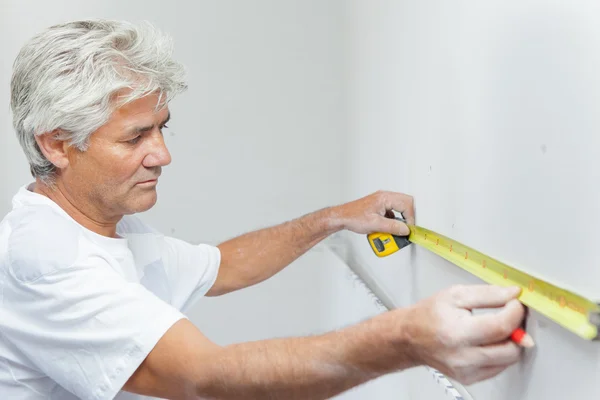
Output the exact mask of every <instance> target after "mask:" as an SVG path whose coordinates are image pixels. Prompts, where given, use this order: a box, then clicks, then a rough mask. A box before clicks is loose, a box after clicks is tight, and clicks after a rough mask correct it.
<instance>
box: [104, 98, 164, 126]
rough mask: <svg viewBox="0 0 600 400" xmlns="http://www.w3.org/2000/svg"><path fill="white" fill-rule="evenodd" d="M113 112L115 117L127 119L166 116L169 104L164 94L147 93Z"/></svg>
mask: <svg viewBox="0 0 600 400" xmlns="http://www.w3.org/2000/svg"><path fill="white" fill-rule="evenodd" d="M114 114H115V117H117V118H123V119H127V120H136V119H148V118H167V116H168V115H169V106H168V104H167V103H166V102H165V99H164V96H160V95H157V94H149V95H146V96H144V97H142V98H140V99H136V100H133V101H130V102H128V103H126V104H124V105H122V106H120V107H118V108H117V109H116V110H115V112H114Z"/></svg>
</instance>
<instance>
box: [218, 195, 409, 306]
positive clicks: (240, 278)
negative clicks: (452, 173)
mask: <svg viewBox="0 0 600 400" xmlns="http://www.w3.org/2000/svg"><path fill="white" fill-rule="evenodd" d="M392 210H396V211H398V212H400V213H402V214H403V215H404V217H405V218H406V219H407V222H408V223H409V224H410V223H414V209H413V199H412V197H411V196H408V195H405V194H401V193H393V192H377V193H374V194H372V195H369V196H366V197H363V198H362V199H359V200H356V201H353V202H350V203H346V204H342V205H340V206H336V207H330V208H326V209H323V210H319V211H316V212H314V213H311V214H308V215H305V216H303V217H301V218H298V219H295V220H292V221H288V222H285V223H283V224H281V225H277V226H274V227H271V228H265V229H261V230H258V231H255V232H250V233H247V234H245V235H242V236H239V237H236V238H234V239H231V240H228V241H226V242H224V243H222V244H220V245H219V246H218V247H219V250H220V251H221V264H220V266H219V275H218V276H217V280H216V282H215V284H214V285H213V287H212V288H211V289H210V290H209V292H208V293H207V296H217V295H221V294H225V293H229V292H232V291H234V290H238V289H242V288H244V287H247V286H251V285H254V284H256V283H259V282H262V281H263V280H265V279H268V278H270V277H271V276H273V275H275V274H276V273H277V272H279V271H281V270H282V269H283V268H284V267H286V266H287V265H289V264H290V263H291V262H292V261H294V260H295V259H297V258H298V257H300V256H301V255H302V254H304V253H305V252H306V251H307V250H309V249H310V248H312V247H313V246H315V245H316V244H317V243H319V242H320V241H321V240H323V239H325V238H326V237H327V236H329V235H331V234H332V233H335V232H337V231H340V230H342V229H349V230H351V231H354V232H357V233H371V232H375V231H384V232H390V233H394V234H400V235H406V234H408V228H407V227H406V225H405V224H404V223H402V222H399V221H397V220H394V219H390V218H386V217H385V216H386V213H389V212H390V211H392Z"/></svg>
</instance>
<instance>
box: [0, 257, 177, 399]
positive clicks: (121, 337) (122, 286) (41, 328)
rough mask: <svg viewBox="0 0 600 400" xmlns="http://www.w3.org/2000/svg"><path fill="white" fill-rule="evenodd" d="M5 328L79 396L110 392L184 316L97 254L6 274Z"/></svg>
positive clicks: (7, 335)
mask: <svg viewBox="0 0 600 400" xmlns="http://www.w3.org/2000/svg"><path fill="white" fill-rule="evenodd" d="M4 279H6V282H4V285H3V286H4V291H3V296H2V297H3V302H2V304H1V309H0V310H1V312H0V316H1V317H2V318H3V319H4V320H3V324H2V325H3V329H2V335H3V336H4V337H5V339H6V340H8V341H9V342H11V343H12V344H13V345H15V346H16V347H17V348H18V349H19V350H20V351H21V352H22V353H23V354H24V355H25V356H26V357H27V358H28V359H29V360H30V361H31V362H32V363H33V364H34V365H36V366H37V367H38V368H39V369H40V370H41V371H42V372H43V373H44V374H46V375H48V376H49V377H50V378H52V379H53V380H54V381H56V382H57V383H58V384H60V385H61V386H62V387H64V388H65V389H66V390H68V391H70V392H72V393H73V394H75V395H76V396H77V397H79V398H82V399H94V400H103V399H112V398H114V397H115V396H116V395H117V393H118V392H119V390H121V388H122V387H123V385H124V384H125V383H126V382H127V380H128V379H129V377H130V376H131V375H132V374H133V373H134V372H135V370H136V369H137V368H138V366H139V365H140V364H141V363H142V361H143V360H144V359H145V358H146V356H147V355H148V354H149V353H150V351H151V350H152V349H153V348H154V346H155V345H156V343H157V342H158V341H159V340H160V338H161V337H162V336H163V335H164V334H165V332H166V331H167V330H168V329H169V328H170V327H171V326H172V325H173V324H174V323H175V322H176V321H178V320H180V319H182V318H185V317H184V316H183V314H181V313H180V312H179V311H178V310H177V309H175V308H174V307H172V306H171V305H169V304H167V303H165V302H164V301H162V300H160V299H159V298H157V297H156V296H155V295H153V294H152V293H151V292H149V291H148V290H146V289H145V288H144V287H143V286H142V285H140V284H138V283H133V282H128V281H127V280H125V279H124V278H123V277H122V276H121V275H119V274H117V273H116V272H115V271H114V270H113V269H112V268H111V267H110V265H109V264H108V263H107V261H105V260H104V259H103V258H101V257H99V256H90V257H87V258H86V259H84V260H82V261H78V262H77V264H76V265H71V266H67V267H64V268H60V269H55V270H52V271H51V272H49V273H44V274H40V275H39V276H37V275H36V276H34V277H31V276H27V266H25V267H24V266H22V265H21V266H17V267H15V266H14V265H11V266H9V268H8V270H7V273H6V274H5V275H4Z"/></svg>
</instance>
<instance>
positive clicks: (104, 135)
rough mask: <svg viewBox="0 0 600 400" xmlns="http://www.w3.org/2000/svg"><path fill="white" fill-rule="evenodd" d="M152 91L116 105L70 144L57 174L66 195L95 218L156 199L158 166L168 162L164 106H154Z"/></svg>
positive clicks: (128, 211)
mask: <svg viewBox="0 0 600 400" xmlns="http://www.w3.org/2000/svg"><path fill="white" fill-rule="evenodd" d="M158 101H159V96H158V95H157V94H152V95H149V96H146V97H144V98H142V99H139V100H136V101H133V102H131V103H128V104H126V105H124V106H123V107H121V108H118V109H117V110H115V112H114V113H113V114H112V116H111V118H110V120H109V121H108V122H107V123H106V124H105V125H103V126H102V127H101V128H100V129H98V130H97V131H96V132H94V133H93V134H92V135H91V138H90V142H89V147H88V149H87V150H86V151H84V152H81V151H79V150H77V149H75V148H73V147H72V148H70V149H69V153H68V158H69V165H68V167H66V168H64V169H62V170H61V172H60V175H61V176H60V179H61V180H62V181H63V183H64V187H65V189H66V190H67V191H68V192H69V195H70V197H71V198H73V199H74V200H76V201H77V202H78V203H79V204H80V205H82V208H84V210H80V211H84V212H85V211H87V212H88V213H91V214H92V215H95V216H96V217H97V218H102V219H109V220H110V219H113V218H120V217H121V216H123V215H125V214H133V213H136V212H141V211H146V210H148V209H150V208H151V207H152V206H153V205H154V204H155V203H156V198H157V194H156V185H157V179H158V177H159V176H160V174H161V167H163V166H165V165H168V164H169V163H170V162H171V155H170V154H169V151H168V150H167V148H166V146H165V142H164V140H163V135H162V129H163V128H164V126H165V124H166V122H167V121H168V119H169V116H170V114H169V109H168V107H166V106H165V107H163V108H161V109H160V110H159V111H156V105H157V103H158Z"/></svg>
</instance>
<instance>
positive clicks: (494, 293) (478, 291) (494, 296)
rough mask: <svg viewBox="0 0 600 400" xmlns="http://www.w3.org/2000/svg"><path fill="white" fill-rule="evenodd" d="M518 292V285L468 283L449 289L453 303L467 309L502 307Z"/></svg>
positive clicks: (519, 289) (519, 290)
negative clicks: (467, 284)
mask: <svg viewBox="0 0 600 400" xmlns="http://www.w3.org/2000/svg"><path fill="white" fill-rule="evenodd" d="M520 293H521V288H520V287H518V286H510V287H502V286H493V285H469V286H455V287H453V288H451V289H450V295H451V296H452V298H453V300H454V305H456V306H457V307H459V308H465V309H468V310H472V309H474V308H494V307H502V306H504V305H505V304H506V303H508V302H509V301H510V300H512V299H516V298H517V297H518V296H519V294H520Z"/></svg>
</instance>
